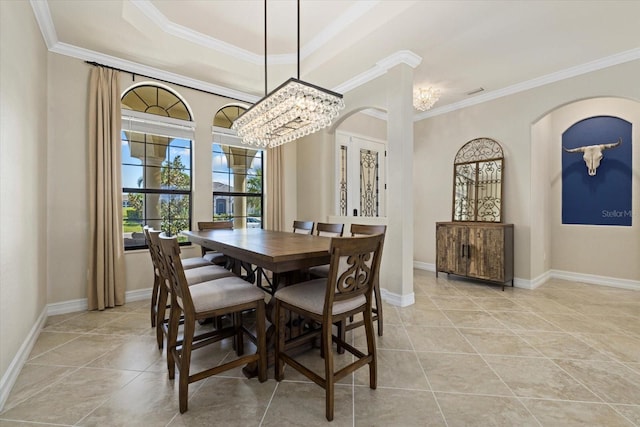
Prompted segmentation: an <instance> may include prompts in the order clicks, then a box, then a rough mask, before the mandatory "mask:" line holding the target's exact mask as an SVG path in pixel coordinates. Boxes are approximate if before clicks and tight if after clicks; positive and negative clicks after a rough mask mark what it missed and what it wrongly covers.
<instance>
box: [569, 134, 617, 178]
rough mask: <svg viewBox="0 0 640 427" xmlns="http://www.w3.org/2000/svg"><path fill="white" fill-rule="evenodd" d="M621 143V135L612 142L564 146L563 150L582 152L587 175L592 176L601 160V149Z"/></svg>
mask: <svg viewBox="0 0 640 427" xmlns="http://www.w3.org/2000/svg"><path fill="white" fill-rule="evenodd" d="M620 144H622V137H620V138H618V140H617V141H616V142H612V143H609V144H598V145H584V146H582V147H578V148H571V149H569V148H565V147H562V148H563V149H564V151H566V152H567V153H578V152H581V153H584V154H583V155H582V158H583V159H584V162H585V163H586V165H587V169H588V170H589V176H594V175H595V174H596V169H598V166H600V161H601V160H602V151H604V150H607V149H609V148H615V147H617V146H618V145H620Z"/></svg>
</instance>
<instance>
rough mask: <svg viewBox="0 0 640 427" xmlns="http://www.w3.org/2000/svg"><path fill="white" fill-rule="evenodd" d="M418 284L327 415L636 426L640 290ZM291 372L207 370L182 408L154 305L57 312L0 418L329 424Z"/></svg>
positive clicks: (341, 421) (317, 399)
mask: <svg viewBox="0 0 640 427" xmlns="http://www.w3.org/2000/svg"><path fill="white" fill-rule="evenodd" d="M415 293H416V304H415V305H412V306H410V307H406V308H398V307H394V306H390V305H385V307H384V308H385V333H384V336H383V337H382V338H379V339H378V341H377V345H378V348H379V353H378V363H379V368H378V375H379V377H378V388H377V390H371V389H369V387H368V373H367V370H366V369H361V370H359V371H358V372H356V373H355V374H354V375H352V376H350V377H348V378H346V379H344V380H342V381H341V382H340V384H339V386H338V387H337V390H336V410H335V419H334V421H333V422H332V425H334V426H343V425H345V426H373V425H376V426H451V427H453V426H474V425H475V426H563V427H564V426H633V425H635V426H640V292H637V291H631V290H623V289H614V288H608V287H601V286H594V285H585V284H580V283H574V282H567V281H551V282H549V283H547V284H545V285H543V286H542V287H540V288H538V289H536V290H533V291H530V290H524V289H518V288H507V289H506V290H505V291H504V292H502V291H501V290H500V287H497V286H490V285H485V284H480V283H473V282H469V281H466V280H462V279H453V278H451V279H448V278H446V275H441V276H440V278H436V277H435V275H434V273H430V272H424V271H420V270H416V271H415ZM351 339H352V340H353V341H354V342H355V345H357V346H360V345H363V343H364V340H363V335H362V334H361V333H358V332H356V333H354V334H353V335H352V336H351ZM210 348H211V347H210ZM214 350H215V351H206V350H205V353H204V354H198V355H197V356H196V361H195V362H194V363H196V364H199V363H218V362H220V361H222V360H223V359H225V358H227V357H231V354H232V353H231V348H230V344H229V343H228V342H225V343H220V345H219V346H218V347H217V349H214ZM303 357H304V358H305V360H307V361H313V362H314V363H321V362H320V359H319V357H317V354H313V352H311V353H310V354H306V355H303ZM340 357H349V356H340ZM340 357H338V359H339V358H340ZM317 366H318V367H320V366H321V365H320V364H317ZM285 376H286V380H285V381H282V382H281V383H277V382H276V381H274V380H273V372H272V370H270V379H269V380H268V381H267V382H266V383H263V384H261V383H259V382H258V381H257V380H255V379H252V380H247V379H245V378H244V377H243V376H242V374H241V372H240V370H239V369H238V370H235V371H232V372H228V373H227V374H225V375H220V376H217V377H211V378H209V379H206V380H204V381H200V382H198V383H195V384H192V385H191V387H190V398H189V411H187V412H186V413H185V414H182V415H181V414H180V413H179V411H178V398H177V387H176V384H175V383H174V381H170V380H169V379H168V378H167V373H166V365H165V356H164V355H163V354H162V353H160V352H159V351H158V350H157V346H156V343H155V337H154V334H153V330H152V328H151V327H150V325H149V320H148V306H147V303H146V302H134V303H129V304H127V305H126V306H124V307H120V308H117V309H112V310H107V311H105V312H82V313H72V314H66V315H60V316H53V317H51V318H49V319H48V321H47V324H46V327H45V328H44V330H43V331H42V333H41V335H40V337H39V339H38V341H37V343H36V345H35V348H34V349H33V352H32V354H31V356H30V359H29V361H28V363H27V364H26V365H25V367H24V369H23V371H22V373H21V374H20V376H19V378H18V381H17V383H16V384H15V386H14V389H13V391H12V393H11V395H10V396H9V399H8V401H7V402H6V405H5V408H4V411H3V412H2V413H0V426H2V427H9V426H29V425H34V426H35V425H38V426H42V425H58V426H60V425H63V426H66V425H81V426H145V427H146V426H172V427H173V426H199V425H203V426H204V425H206V426H215V425H220V426H273V425H278V426H287V425H290V426H306V427H308V426H316V425H324V424H328V423H327V422H326V420H325V418H324V394H323V393H324V392H323V390H322V389H321V388H320V387H318V386H317V385H315V384H313V383H310V382H309V381H306V379H305V378H304V377H302V376H300V375H298V374H297V373H295V372H293V371H292V370H291V369H288V370H287V371H285Z"/></svg>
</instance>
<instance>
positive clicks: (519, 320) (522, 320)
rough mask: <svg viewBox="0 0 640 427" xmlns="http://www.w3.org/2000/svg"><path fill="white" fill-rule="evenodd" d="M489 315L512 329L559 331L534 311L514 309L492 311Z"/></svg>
mask: <svg viewBox="0 0 640 427" xmlns="http://www.w3.org/2000/svg"><path fill="white" fill-rule="evenodd" d="M491 315H492V316H493V317H495V318H496V319H498V320H499V321H500V322H502V323H503V324H504V325H505V326H506V327H508V328H509V329H513V330H525V331H559V330H560V329H559V328H558V327H556V326H554V325H552V324H551V323H549V322H547V321H546V320H544V319H543V318H542V317H540V316H539V315H538V314H536V313H525V312H516V311H493V312H491Z"/></svg>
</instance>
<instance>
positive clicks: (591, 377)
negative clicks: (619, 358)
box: [555, 360, 640, 405]
mask: <svg viewBox="0 0 640 427" xmlns="http://www.w3.org/2000/svg"><path fill="white" fill-rule="evenodd" d="M555 362H556V363H557V364H558V365H559V366H560V367H561V368H562V369H564V370H565V371H567V372H568V373H569V375H571V376H572V377H574V378H575V379H577V380H578V381H580V382H581V383H582V384H584V385H585V386H587V387H588V388H589V389H590V390H591V391H592V392H593V393H595V394H596V395H598V396H599V397H600V398H601V399H602V400H604V401H605V402H608V403H626V404H631V405H640V374H638V373H636V372H633V371H632V370H630V369H629V368H627V367H626V366H623V365H621V364H620V363H617V362H602V361H593V360H556V361H555Z"/></svg>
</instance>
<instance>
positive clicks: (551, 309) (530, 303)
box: [517, 298, 574, 314]
mask: <svg viewBox="0 0 640 427" xmlns="http://www.w3.org/2000/svg"><path fill="white" fill-rule="evenodd" d="M517 301H518V304H519V305H520V306H522V307H524V308H525V309H526V310H529V311H533V312H534V313H560V314H567V313H574V311H573V310H572V309H570V308H569V307H567V306H566V305H564V304H562V303H560V302H558V301H557V300H553V299H550V298H522V299H519V300H517Z"/></svg>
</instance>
